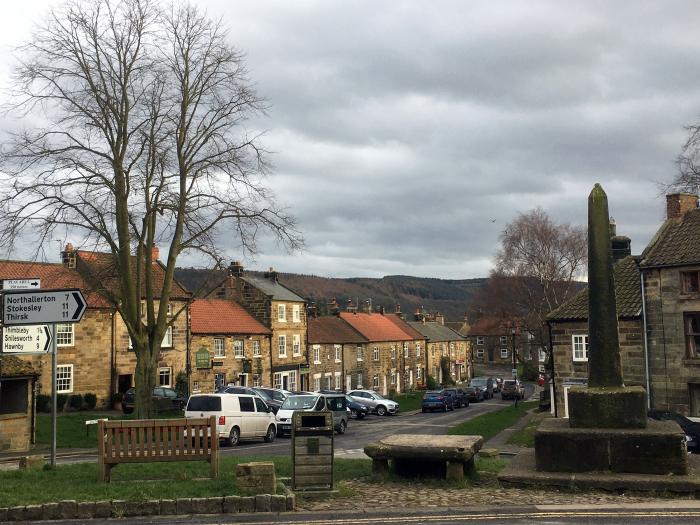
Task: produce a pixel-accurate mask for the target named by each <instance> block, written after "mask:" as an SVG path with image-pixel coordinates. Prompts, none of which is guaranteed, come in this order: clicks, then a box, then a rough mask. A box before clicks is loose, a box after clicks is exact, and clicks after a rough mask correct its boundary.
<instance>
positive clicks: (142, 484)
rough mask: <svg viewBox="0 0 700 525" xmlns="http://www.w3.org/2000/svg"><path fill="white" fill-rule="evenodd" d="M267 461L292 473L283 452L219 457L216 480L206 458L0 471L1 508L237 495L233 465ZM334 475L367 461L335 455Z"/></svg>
mask: <svg viewBox="0 0 700 525" xmlns="http://www.w3.org/2000/svg"><path fill="white" fill-rule="evenodd" d="M249 461H272V462H273V463H274V464H275V471H276V473H277V476H278V477H285V476H286V477H289V476H291V471H292V464H291V459H290V458H288V457H245V458H241V457H230V456H226V457H222V458H221V459H220V465H219V472H220V474H219V476H220V477H219V479H209V478H208V477H207V476H208V475H209V465H208V464H207V463H205V462H201V463H200V462H180V463H175V462H172V463H165V462H164V463H141V464H126V465H118V466H116V467H115V468H114V469H113V470H112V482H111V483H101V482H97V481H96V480H97V464H96V463H76V464H72V465H59V466H58V467H56V469H53V470H51V469H46V470H42V469H35V470H14V471H4V472H0V487H2V490H0V507H10V506H15V505H37V504H41V503H50V502H54V501H61V500H76V501H101V500H114V499H118V500H127V501H145V500H150V499H173V498H203V497H216V496H233V495H237V494H239V491H238V486H237V484H236V476H235V465H236V464H237V463H247V462H249ZM334 465H335V468H334V479H335V480H336V481H338V482H339V481H343V480H345V479H351V478H358V477H364V476H369V475H370V472H371V465H372V463H371V461H369V460H362V459H336V460H335V464H334Z"/></svg>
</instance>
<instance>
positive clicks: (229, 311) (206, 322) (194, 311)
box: [190, 299, 272, 335]
mask: <svg viewBox="0 0 700 525" xmlns="http://www.w3.org/2000/svg"><path fill="white" fill-rule="evenodd" d="M190 316H191V317H190V319H191V323H192V333H193V334H256V335H257V334H270V333H272V332H270V330H269V329H268V328H267V327H265V325H263V324H262V323H260V322H259V321H257V320H256V319H255V318H254V317H253V316H252V315H250V314H249V313H248V312H246V311H245V309H244V308H243V307H242V306H241V305H240V304H238V303H235V302H233V301H232V300H230V299H195V300H194V301H193V302H192V304H191V306H190Z"/></svg>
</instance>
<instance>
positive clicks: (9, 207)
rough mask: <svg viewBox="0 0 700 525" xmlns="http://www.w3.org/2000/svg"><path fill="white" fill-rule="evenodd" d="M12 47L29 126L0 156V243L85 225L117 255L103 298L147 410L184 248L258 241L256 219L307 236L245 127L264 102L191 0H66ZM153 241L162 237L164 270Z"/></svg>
mask: <svg viewBox="0 0 700 525" xmlns="http://www.w3.org/2000/svg"><path fill="white" fill-rule="evenodd" d="M18 56H19V60H20V63H19V65H18V67H17V69H16V72H15V75H14V94H15V98H14V102H13V105H12V107H11V108H10V111H11V112H12V113H13V114H15V115H19V116H21V117H23V118H24V119H25V120H26V121H27V122H30V123H31V124H33V126H31V127H29V128H28V129H27V130H24V131H21V132H18V133H17V132H16V133H14V134H13V136H12V139H13V140H12V141H11V143H10V144H8V145H7V146H6V147H5V148H4V149H3V151H2V157H1V158H0V161H1V162H2V164H1V165H0V168H1V169H2V172H3V174H4V175H3V178H4V180H3V184H2V187H3V190H2V194H1V195H0V213H1V214H2V215H1V217H2V218H1V222H0V242H2V244H3V245H4V246H11V245H12V243H13V242H15V241H16V240H17V239H18V237H19V236H20V235H21V234H27V233H34V234H36V235H38V237H39V241H43V240H46V239H48V238H51V236H52V235H55V234H57V233H60V234H64V235H65V234H66V233H69V234H72V235H77V234H80V235H81V237H82V240H83V243H84V244H87V243H90V244H91V245H92V246H94V247H95V248H97V249H100V250H105V251H107V252H108V253H110V254H111V261H112V269H111V270H112V272H111V273H112V275H113V276H114V279H115V280H116V283H117V286H115V290H114V293H112V294H111V297H110V298H111V299H112V301H113V304H114V306H115V307H116V308H117V310H118V311H119V313H120V314H121V317H122V318H123V320H124V323H125V325H126V327H127V330H128V332H129V335H130V336H131V340H132V344H133V348H134V351H135V353H136V357H137V365H136V388H137V404H136V413H137V415H139V416H144V417H145V416H149V415H150V414H151V412H152V409H151V395H150V392H151V391H152V388H153V386H154V384H155V380H156V371H157V363H158V355H159V352H160V345H161V341H162V339H163V336H164V335H165V332H166V330H167V328H168V324H169V323H172V319H170V320H169V319H168V317H167V305H168V302H169V300H170V295H171V288H172V284H173V276H174V271H175V265H176V261H177V258H178V256H179V255H180V254H182V253H183V252H191V251H199V252H202V253H204V254H207V255H208V256H210V257H211V258H213V259H214V261H215V262H216V263H220V262H221V261H222V256H223V253H222V251H221V249H220V244H221V241H222V239H225V241H226V244H227V245H228V246H231V244H232V243H233V244H237V246H236V248H237V249H240V250H243V251H248V252H255V250H256V248H257V247H256V238H257V236H258V232H259V231H261V230H267V231H271V232H272V233H273V234H274V235H275V236H276V237H277V239H278V240H279V241H281V242H282V244H284V245H285V246H286V247H287V248H289V249H295V248H297V247H299V246H300V245H301V243H302V239H301V236H300V234H299V233H298V231H297V230H296V228H295V223H294V220H293V218H292V217H290V216H289V215H288V214H287V213H286V211H285V210H284V209H281V208H280V207H278V206H277V205H276V204H275V201H274V199H273V196H272V195H271V193H270V191H269V190H268V189H267V187H266V186H265V182H264V178H265V176H266V175H267V173H268V168H269V166H268V164H267V163H266V152H265V150H264V149H263V148H262V147H261V145H260V143H259V136H257V135H252V136H251V135H249V134H248V133H247V131H246V128H245V123H246V121H247V120H248V119H249V118H250V117H251V116H252V115H255V114H258V113H261V112H264V102H263V100H262V99H261V98H260V97H259V96H258V95H257V94H256V92H255V90H254V89H253V88H252V87H251V85H250V83H249V81H248V79H247V74H246V69H245V61H244V56H243V55H242V54H241V53H240V52H238V51H237V50H235V49H234V48H233V47H232V46H231V45H230V44H229V43H228V34H227V30H226V28H225V27H223V26H222V24H221V23H220V22H215V21H212V20H211V19H209V18H208V17H207V16H206V15H205V14H203V13H201V12H200V11H198V10H197V9H196V8H194V7H192V6H191V5H189V4H182V5H176V6H174V7H173V8H171V9H170V10H167V11H166V10H161V9H160V8H159V6H158V4H157V3H156V2H155V0H123V1H117V0H92V1H87V0H85V1H83V0H73V1H70V2H68V3H67V4H66V5H64V6H63V7H61V8H59V9H57V10H53V11H51V12H50V14H49V16H48V18H47V21H46V22H45V24H44V25H43V26H41V27H39V28H38V29H37V31H36V33H35V34H34V35H33V37H32V39H31V40H30V41H29V42H28V43H27V44H25V45H24V46H23V47H22V48H20V50H19V53H18ZM158 244H160V245H161V246H163V245H165V246H167V247H168V250H167V259H166V260H165V261H164V263H163V264H164V278H163V281H162V283H160V282H158V283H157V282H156V280H154V275H153V264H154V261H153V260H152V249H151V248H152V247H153V246H156V245H158ZM106 292H107V293H109V292H110V290H106ZM142 299H145V301H143V303H142ZM142 304H144V305H145V311H142V308H143V307H142ZM176 313H179V312H176Z"/></svg>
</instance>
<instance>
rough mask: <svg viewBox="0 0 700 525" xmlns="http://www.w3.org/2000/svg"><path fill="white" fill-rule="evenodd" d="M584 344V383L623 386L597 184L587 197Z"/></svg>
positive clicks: (604, 212) (604, 214) (606, 230)
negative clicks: (586, 357) (585, 377)
mask: <svg viewBox="0 0 700 525" xmlns="http://www.w3.org/2000/svg"><path fill="white" fill-rule="evenodd" d="M588 347H589V352H588V386H589V387H594V388H595V387H621V386H623V380H622V368H621V366H620V344H619V341H618V333H617V309H616V302H615V282H614V279H613V267H612V254H611V248H610V217H609V215H608V197H607V195H606V194H605V192H604V191H603V188H602V187H601V186H600V184H596V185H595V186H594V187H593V190H592V191H591V194H590V195H589V196H588Z"/></svg>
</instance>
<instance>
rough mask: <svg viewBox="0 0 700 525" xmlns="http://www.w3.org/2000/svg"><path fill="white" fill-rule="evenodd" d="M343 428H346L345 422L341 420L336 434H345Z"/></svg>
mask: <svg viewBox="0 0 700 525" xmlns="http://www.w3.org/2000/svg"><path fill="white" fill-rule="evenodd" d="M345 428H346V426H345V421H344V420H342V421H341V422H340V425H339V426H338V434H345Z"/></svg>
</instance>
